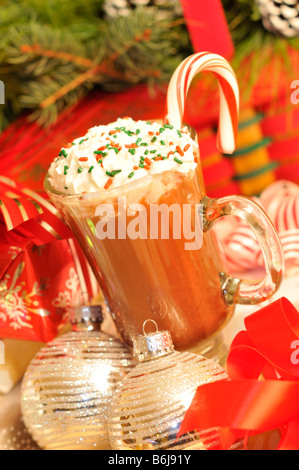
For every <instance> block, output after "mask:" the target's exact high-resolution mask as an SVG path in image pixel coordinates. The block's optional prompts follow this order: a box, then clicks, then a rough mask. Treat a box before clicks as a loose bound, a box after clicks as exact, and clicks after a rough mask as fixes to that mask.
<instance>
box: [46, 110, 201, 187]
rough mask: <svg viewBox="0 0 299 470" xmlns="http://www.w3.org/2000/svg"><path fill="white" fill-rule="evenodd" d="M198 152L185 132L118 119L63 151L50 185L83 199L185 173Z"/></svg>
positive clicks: (88, 134) (55, 162) (195, 161)
mask: <svg viewBox="0 0 299 470" xmlns="http://www.w3.org/2000/svg"><path fill="white" fill-rule="evenodd" d="M196 147H197V144H196V143H195V142H194V141H193V140H192V138H191V136H190V133H189V131H188V129H187V128H184V129H182V130H178V129H175V128H174V127H173V126H171V125H168V124H160V123H158V122H149V121H134V120H133V119H131V118H119V119H118V120H117V121H116V122H113V123H111V124H108V125H101V126H96V127H93V128H91V129H89V131H88V132H87V134H86V135H85V136H83V137H80V138H78V139H76V140H75V141H74V142H72V143H70V144H68V145H67V146H66V147H63V148H62V149H61V151H60V153H59V156H58V158H56V159H55V160H54V161H53V163H52V165H51V166H50V169H49V182H50V184H51V185H52V187H53V188H54V189H56V190H58V191H60V192H64V193H67V194H81V193H91V192H95V191H99V190H108V189H109V188H110V187H113V188H115V187H119V186H122V185H124V184H127V183H128V182H130V181H132V180H137V179H140V178H143V177H146V176H148V175H155V174H158V173H162V172H165V171H179V172H182V173H188V172H189V171H191V170H194V169H195V168H196V166H197V148H196Z"/></svg>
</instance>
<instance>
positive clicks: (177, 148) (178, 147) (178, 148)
mask: <svg viewBox="0 0 299 470" xmlns="http://www.w3.org/2000/svg"><path fill="white" fill-rule="evenodd" d="M176 150H177V151H178V152H179V154H180V155H181V157H183V156H184V155H185V154H184V152H183V150H182V149H181V147H180V146H179V145H177V146H176Z"/></svg>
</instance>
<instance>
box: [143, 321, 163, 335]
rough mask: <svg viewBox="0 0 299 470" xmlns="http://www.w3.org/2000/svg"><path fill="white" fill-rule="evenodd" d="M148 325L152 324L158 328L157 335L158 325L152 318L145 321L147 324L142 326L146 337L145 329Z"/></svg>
mask: <svg viewBox="0 0 299 470" xmlns="http://www.w3.org/2000/svg"><path fill="white" fill-rule="evenodd" d="M147 323H152V324H153V325H154V326H155V327H156V331H155V333H158V331H159V327H158V324H157V323H156V322H155V320H152V319H151V318H149V319H148V320H145V322H144V323H143V325H142V331H143V334H144V336H146V335H147V333H146V331H145V327H146V325H147Z"/></svg>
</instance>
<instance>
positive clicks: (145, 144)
mask: <svg viewBox="0 0 299 470" xmlns="http://www.w3.org/2000/svg"><path fill="white" fill-rule="evenodd" d="M140 146H143V147H148V143H147V142H142V144H140Z"/></svg>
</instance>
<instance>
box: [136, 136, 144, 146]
mask: <svg viewBox="0 0 299 470" xmlns="http://www.w3.org/2000/svg"><path fill="white" fill-rule="evenodd" d="M140 142H142V138H141V137H139V139H137V140H136V142H135V143H136V145H138V144H140Z"/></svg>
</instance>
